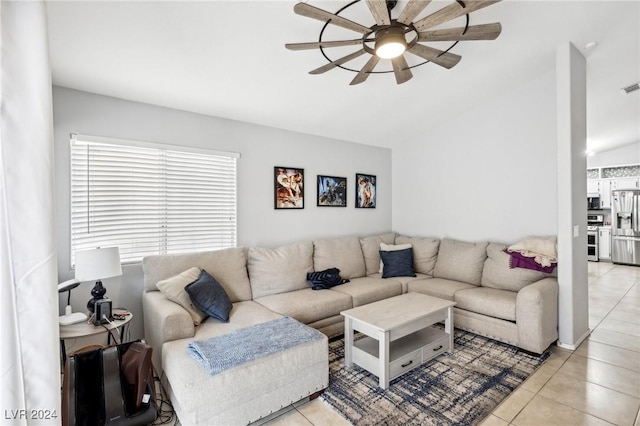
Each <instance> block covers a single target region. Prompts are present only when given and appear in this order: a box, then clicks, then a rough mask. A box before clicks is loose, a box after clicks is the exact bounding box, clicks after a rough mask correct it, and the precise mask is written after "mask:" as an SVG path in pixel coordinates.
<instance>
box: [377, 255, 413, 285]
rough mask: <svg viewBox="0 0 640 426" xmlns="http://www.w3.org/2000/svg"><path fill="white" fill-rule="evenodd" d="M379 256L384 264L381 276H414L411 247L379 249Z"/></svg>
mask: <svg viewBox="0 0 640 426" xmlns="http://www.w3.org/2000/svg"><path fill="white" fill-rule="evenodd" d="M380 258H381V259H382V263H383V264H384V266H383V268H382V278H391V277H415V276H416V273H415V271H414V269H413V248H408V249H404V250H395V251H383V250H380Z"/></svg>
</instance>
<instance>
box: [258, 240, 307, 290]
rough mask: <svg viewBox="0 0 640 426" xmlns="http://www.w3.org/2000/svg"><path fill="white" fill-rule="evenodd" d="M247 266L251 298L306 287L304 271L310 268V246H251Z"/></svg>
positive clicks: (302, 244) (299, 244)
mask: <svg viewBox="0 0 640 426" xmlns="http://www.w3.org/2000/svg"><path fill="white" fill-rule="evenodd" d="M247 266H248V268H249V277H250V278H251V290H252V291H253V298H254V299H256V298H259V297H264V296H269V295H271V294H278V293H285V292H288V291H293V290H300V289H303V288H306V287H307V272H311V271H313V245H312V244H311V242H305V243H298V244H291V245H288V246H282V247H278V248H273V249H270V248H260V247H251V248H249V261H248V264H247Z"/></svg>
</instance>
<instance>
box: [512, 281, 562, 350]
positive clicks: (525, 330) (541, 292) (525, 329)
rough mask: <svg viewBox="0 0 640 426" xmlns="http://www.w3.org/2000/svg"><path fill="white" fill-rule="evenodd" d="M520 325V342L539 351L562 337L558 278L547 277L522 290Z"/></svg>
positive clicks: (518, 315) (518, 309)
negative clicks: (559, 322)
mask: <svg viewBox="0 0 640 426" xmlns="http://www.w3.org/2000/svg"><path fill="white" fill-rule="evenodd" d="M516 326H517V328H518V346H519V347H521V348H522V349H525V350H528V351H531V352H535V353H537V354H540V353H542V352H543V351H544V350H545V349H546V348H547V347H548V346H549V345H550V344H551V343H553V342H554V341H555V340H557V339H558V280H557V278H544V279H542V280H540V281H537V282H535V283H533V284H530V285H528V286H526V287H524V288H523V289H521V290H520V291H519V292H518V295H517V297H516Z"/></svg>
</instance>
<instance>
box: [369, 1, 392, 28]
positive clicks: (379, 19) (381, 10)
mask: <svg viewBox="0 0 640 426" xmlns="http://www.w3.org/2000/svg"><path fill="white" fill-rule="evenodd" d="M367 6H369V10H370V11H371V14H372V15H373V19H374V20H375V21H376V24H378V25H391V18H389V9H387V0H367Z"/></svg>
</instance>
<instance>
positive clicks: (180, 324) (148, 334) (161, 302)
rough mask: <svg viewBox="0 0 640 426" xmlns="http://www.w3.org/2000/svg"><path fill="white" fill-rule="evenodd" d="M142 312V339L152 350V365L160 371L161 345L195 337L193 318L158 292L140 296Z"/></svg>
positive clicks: (149, 292)
mask: <svg viewBox="0 0 640 426" xmlns="http://www.w3.org/2000/svg"><path fill="white" fill-rule="evenodd" d="M142 310H143V312H144V337H145V340H146V342H147V343H148V344H149V345H150V346H151V347H152V348H153V364H154V366H155V367H156V369H157V370H158V373H160V372H161V371H162V365H161V364H162V363H161V359H162V345H163V344H164V343H165V342H170V341H172V340H179V339H184V338H187V337H193V336H194V335H195V327H194V325H193V318H191V315H189V313H188V312H187V311H186V310H185V309H184V308H183V307H182V306H180V305H178V304H177V303H174V302H172V301H170V300H169V299H167V298H166V297H165V296H164V295H163V294H162V293H160V292H159V291H148V292H145V293H143V295H142Z"/></svg>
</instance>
